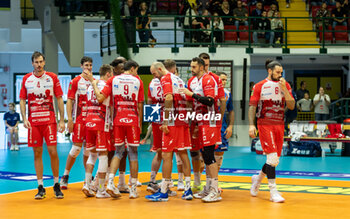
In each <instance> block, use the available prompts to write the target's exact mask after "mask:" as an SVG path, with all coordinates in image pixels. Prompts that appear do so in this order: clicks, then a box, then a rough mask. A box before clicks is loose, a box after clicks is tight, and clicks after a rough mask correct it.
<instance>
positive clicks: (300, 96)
mask: <svg viewBox="0 0 350 219" xmlns="http://www.w3.org/2000/svg"><path fill="white" fill-rule="evenodd" d="M305 93H308V94H310V92H309V91H308V90H307V89H306V82H305V81H301V82H300V88H299V90H297V99H296V100H297V101H298V100H301V99H303V98H304V94H305Z"/></svg>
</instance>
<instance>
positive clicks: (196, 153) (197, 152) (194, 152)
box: [191, 151, 201, 160]
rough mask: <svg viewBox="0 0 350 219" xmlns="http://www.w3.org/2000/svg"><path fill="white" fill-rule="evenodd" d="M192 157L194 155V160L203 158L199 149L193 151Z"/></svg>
mask: <svg viewBox="0 0 350 219" xmlns="http://www.w3.org/2000/svg"><path fill="white" fill-rule="evenodd" d="M191 157H192V160H200V159H201V156H200V154H199V151H191Z"/></svg>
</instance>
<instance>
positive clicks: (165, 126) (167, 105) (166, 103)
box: [161, 94, 173, 134]
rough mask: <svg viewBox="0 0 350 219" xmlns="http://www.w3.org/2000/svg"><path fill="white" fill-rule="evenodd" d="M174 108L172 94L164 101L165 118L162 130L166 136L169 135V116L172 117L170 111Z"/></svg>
mask: <svg viewBox="0 0 350 219" xmlns="http://www.w3.org/2000/svg"><path fill="white" fill-rule="evenodd" d="M172 108H173V95H172V94H167V95H166V96H165V100H164V118H163V125H162V127H161V129H162V130H163V132H164V133H165V134H168V133H169V129H168V121H169V119H170V118H169V115H170V110H171V109H172Z"/></svg>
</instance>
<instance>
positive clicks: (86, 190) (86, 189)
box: [82, 183, 95, 197]
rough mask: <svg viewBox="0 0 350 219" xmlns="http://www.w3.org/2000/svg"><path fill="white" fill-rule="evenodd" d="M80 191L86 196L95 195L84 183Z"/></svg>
mask: <svg viewBox="0 0 350 219" xmlns="http://www.w3.org/2000/svg"><path fill="white" fill-rule="evenodd" d="M82 191H83V193H84V194H85V195H86V197H95V193H94V191H92V190H91V189H90V188H89V186H88V185H87V184H86V183H84V186H83V188H82Z"/></svg>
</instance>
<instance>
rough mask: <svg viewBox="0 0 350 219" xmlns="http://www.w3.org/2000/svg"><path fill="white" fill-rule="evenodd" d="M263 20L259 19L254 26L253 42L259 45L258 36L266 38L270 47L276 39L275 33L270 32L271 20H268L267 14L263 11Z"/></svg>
mask: <svg viewBox="0 0 350 219" xmlns="http://www.w3.org/2000/svg"><path fill="white" fill-rule="evenodd" d="M261 15H262V16H261V18H259V19H257V21H256V23H255V24H254V30H255V31H254V33H253V42H254V44H257V43H258V36H260V37H265V40H266V41H267V42H269V44H270V46H272V44H273V40H274V38H275V33H274V32H268V31H269V30H271V23H270V21H269V19H267V17H266V16H267V12H266V11H263V12H262V14H261Z"/></svg>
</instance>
